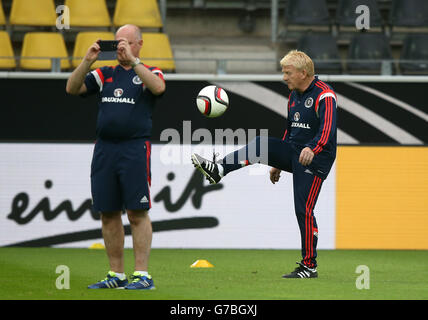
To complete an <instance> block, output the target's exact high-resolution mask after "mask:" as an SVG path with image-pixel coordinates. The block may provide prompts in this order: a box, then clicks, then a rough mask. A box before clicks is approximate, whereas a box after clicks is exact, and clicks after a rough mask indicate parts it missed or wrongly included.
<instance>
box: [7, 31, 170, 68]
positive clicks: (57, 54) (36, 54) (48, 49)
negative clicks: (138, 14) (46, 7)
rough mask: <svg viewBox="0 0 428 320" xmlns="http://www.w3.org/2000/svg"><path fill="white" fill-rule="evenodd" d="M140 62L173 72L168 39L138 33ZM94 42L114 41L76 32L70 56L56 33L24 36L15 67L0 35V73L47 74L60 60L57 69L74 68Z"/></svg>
mask: <svg viewBox="0 0 428 320" xmlns="http://www.w3.org/2000/svg"><path fill="white" fill-rule="evenodd" d="M142 37H143V48H142V50H141V57H142V61H143V62H144V63H145V64H147V65H152V66H157V67H159V68H161V69H163V70H168V71H174V70H175V62H174V59H173V54H172V50H171V45H170V42H169V38H168V36H167V35H166V34H164V33H160V32H158V33H145V32H143V33H142ZM97 39H103V40H114V33H113V32H92V31H82V32H79V33H78V34H77V36H76V39H75V41H74V49H73V55H72V57H71V58H70V55H69V54H68V52H67V48H66V45H65V41H64V38H63V36H62V34H61V33H58V32H27V33H26V34H25V36H24V40H23V44H22V52H21V55H20V57H19V59H18V60H19V63H17V62H16V59H15V55H14V50H13V47H12V43H11V41H10V38H9V34H8V33H7V32H6V31H0V69H15V68H17V67H18V68H20V69H24V70H51V69H52V58H60V69H61V70H64V69H70V68H75V67H77V66H78V65H79V63H80V61H81V60H82V58H83V57H84V56H85V54H86V52H87V50H88V48H89V46H90V45H91V44H93V43H94V42H95V41H96V40H97ZM116 64H117V61H97V62H95V63H94V64H93V65H92V68H98V67H100V66H103V65H116Z"/></svg>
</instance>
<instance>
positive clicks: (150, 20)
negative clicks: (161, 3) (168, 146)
mask: <svg viewBox="0 0 428 320" xmlns="http://www.w3.org/2000/svg"><path fill="white" fill-rule="evenodd" d="M113 24H114V26H116V27H119V26H122V25H124V24H135V25H137V26H139V27H142V28H162V27H163V23H162V18H161V15H160V13H159V7H158V3H157V1H156V0H144V1H141V0H117V2H116V7H115V11H114V17H113Z"/></svg>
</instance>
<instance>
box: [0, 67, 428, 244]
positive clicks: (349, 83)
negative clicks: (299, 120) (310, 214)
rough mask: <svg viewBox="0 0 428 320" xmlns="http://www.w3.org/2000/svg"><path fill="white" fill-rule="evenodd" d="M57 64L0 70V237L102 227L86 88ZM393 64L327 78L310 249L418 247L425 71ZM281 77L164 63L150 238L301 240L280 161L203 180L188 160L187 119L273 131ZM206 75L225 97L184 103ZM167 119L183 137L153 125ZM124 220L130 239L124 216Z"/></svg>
mask: <svg viewBox="0 0 428 320" xmlns="http://www.w3.org/2000/svg"><path fill="white" fill-rule="evenodd" d="M66 78H67V74H58V75H53V76H52V75H50V76H49V75H47V74H42V75H40V74H24V75H22V76H20V75H19V73H13V74H12V73H0V88H1V91H2V97H3V103H2V105H3V106H4V107H3V108H2V110H3V112H2V117H0V188H1V189H0V191H1V192H0V220H1V222H0V246H8V245H25V246H48V245H52V246H72V247H75V246H77V247H85V246H89V245H90V244H92V243H93V242H101V241H102V239H101V231H100V221H99V216H97V214H96V213H94V212H92V210H91V199H90V185H89V166H90V161H91V155H92V149H93V144H94V141H95V122H96V115H97V107H96V98H95V97H90V98H87V99H82V98H79V97H72V96H67V95H66V94H65V90H64V88H65V82H66ZM392 78H393V77H392ZM392 78H385V77H378V78H373V77H366V78H364V77H356V78H352V77H348V78H346V77H336V78H332V77H330V78H327V77H326V79H325V80H328V81H329V83H330V84H331V85H332V86H333V87H334V89H335V90H336V92H337V93H338V101H339V103H338V130H339V131H338V142H339V144H340V146H339V149H338V157H337V161H336V164H335V167H334V168H333V170H332V173H331V174H330V176H329V177H328V179H327V180H326V182H325V184H324V185H323V190H322V192H321V195H320V198H319V202H318V204H317V207H316V208H315V210H316V215H317V219H318V224H319V229H320V239H319V247H320V248H321V249H334V248H338V249H347V248H361V249H363V248H370V249H378V248H379V249H380V248H388V249H428V238H427V237H426V234H427V233H428V196H427V194H428V190H427V189H428V183H427V181H428V147H427V143H428V130H427V121H428V115H427V112H426V111H427V107H426V104H425V98H424V94H423V93H424V87H425V86H426V84H424V82H423V81H422V80H423V79H421V78H422V77H416V78H403V77H400V78H394V79H395V80H397V79H398V80H400V81H399V82H394V81H393V80H392ZM280 80H281V77H280V76H277V75H275V76H251V75H247V76H229V77H228V76H221V77H217V76H207V75H178V74H177V75H167V88H168V89H167V92H166V93H165V94H164V95H163V96H162V97H161V98H160V99H159V101H158V105H157V108H156V111H155V114H154V116H153V121H154V122H153V143H154V145H153V152H152V174H153V180H152V188H151V197H152V205H153V209H152V213H151V217H152V221H153V229H154V231H155V233H154V237H153V246H154V247H174V248H177V247H183V248H218V247H223V248H276V249H282V248H290V249H291V248H296V249H297V248H300V240H299V235H298V228H297V222H296V219H295V217H294V212H293V204H292V203H293V199H292V192H290V190H292V186H291V176H290V175H289V174H285V175H284V176H283V179H281V181H280V183H279V184H277V185H272V184H271V183H270V182H269V181H268V168H267V167H263V166H255V167H250V168H245V169H243V170H242V172H239V173H235V174H231V175H230V176H228V177H227V178H226V179H224V181H222V183H221V184H219V185H216V186H209V185H207V184H206V182H204V180H203V179H202V177H201V176H200V175H198V174H194V173H195V171H194V169H193V167H192V166H191V165H190V161H188V159H189V158H190V153H191V152H193V151H195V150H198V148H199V151H200V152H202V153H205V154H206V155H209V154H210V153H211V152H212V146H211V144H210V143H208V144H200V141H199V140H198V139H193V141H192V134H193V133H195V132H198V129H201V130H202V129H203V130H206V132H210V133H211V134H212V137H215V133H216V129H221V130H226V129H231V130H232V133H233V134H236V133H238V130H239V129H244V132H245V133H246V137H247V138H248V139H250V137H251V135H252V134H266V131H264V130H265V129H268V134H269V135H272V136H278V137H282V134H283V130H284V125H285V118H286V116H287V114H286V103H287V97H288V89H287V88H286V87H285V86H284V84H283V83H282V82H281V81H280ZM408 80H411V81H410V82H408ZM426 80H427V79H425V81H426ZM212 83H215V84H218V85H221V86H222V87H224V88H225V89H226V90H227V92H228V94H229V98H230V101H231V107H230V109H229V110H228V111H227V113H226V114H224V115H223V116H222V117H220V118H218V119H207V118H204V117H202V116H201V115H200V114H199V112H198V111H197V109H196V107H195V96H196V94H197V93H198V91H199V90H200V89H201V88H202V87H203V86H205V85H208V84H212ZM24 92H25V93H24ZM178 97H179V100H178ZM165 129H170V130H175V132H177V133H178V134H179V136H180V137H181V139H182V140H181V141H180V143H179V144H173V143H171V142H170V141H169V140H165V139H163V138H162V134H165V132H166V131H165ZM251 130H253V131H251ZM189 133H190V135H189ZM237 140H238V139H235V141H234V142H235V144H236V143H241V142H242V141H237ZM224 142H225V141H220V142H219V143H218V144H217V145H216V146H215V149H216V151H217V152H219V153H220V154H221V155H223V154H225V153H227V152H230V151H231V150H234V149H235V148H237V147H238V146H233V145H230V144H224ZM124 224H125V231H126V234H127V237H126V246H128V247H129V246H131V240H130V230H129V226H128V222H127V221H126V218H125V217H124Z"/></svg>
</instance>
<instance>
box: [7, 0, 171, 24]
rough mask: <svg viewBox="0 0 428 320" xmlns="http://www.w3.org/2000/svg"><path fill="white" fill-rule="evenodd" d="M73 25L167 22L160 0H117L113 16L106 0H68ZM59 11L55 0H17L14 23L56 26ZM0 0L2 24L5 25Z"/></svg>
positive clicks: (65, 0) (11, 17)
mask: <svg viewBox="0 0 428 320" xmlns="http://www.w3.org/2000/svg"><path fill="white" fill-rule="evenodd" d="M63 4H64V5H65V6H67V7H68V9H69V10H68V12H69V14H70V26H71V27H111V26H115V27H117V26H121V25H124V24H126V23H131V24H135V25H137V26H139V27H142V28H159V29H160V28H162V27H163V22H162V19H161V15H160V12H159V7H158V3H157V1H156V0H144V1H140V0H117V2H116V6H115V10H114V15H113V19H111V17H110V15H109V12H108V9H107V5H106V2H105V0H89V1H88V0H64V2H63ZM56 20H57V12H56V7H55V3H54V0H37V1H34V0H13V2H12V7H11V11H10V15H9V20H8V24H9V25H10V26H55V25H56ZM6 23H7V19H6V17H5V14H4V11H3V7H2V5H1V1H0V25H5V24H6Z"/></svg>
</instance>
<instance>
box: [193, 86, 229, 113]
mask: <svg viewBox="0 0 428 320" xmlns="http://www.w3.org/2000/svg"><path fill="white" fill-rule="evenodd" d="M196 105H197V106H198V109H199V111H200V112H201V113H202V114H203V115H204V116H206V117H208V118H215V117H219V116H221V115H222V114H223V113H224V112H225V111H226V109H227V107H228V106H229V97H228V96H227V93H226V91H225V90H224V89H223V88H220V87H217V86H213V85H212V86H206V87H205V88H203V89H202V90H201V91H199V94H198V96H197V98H196Z"/></svg>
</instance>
